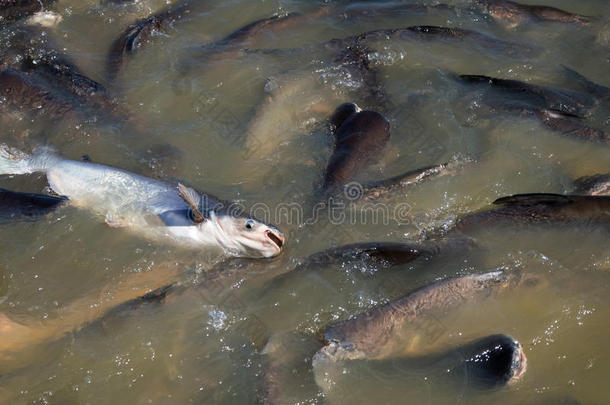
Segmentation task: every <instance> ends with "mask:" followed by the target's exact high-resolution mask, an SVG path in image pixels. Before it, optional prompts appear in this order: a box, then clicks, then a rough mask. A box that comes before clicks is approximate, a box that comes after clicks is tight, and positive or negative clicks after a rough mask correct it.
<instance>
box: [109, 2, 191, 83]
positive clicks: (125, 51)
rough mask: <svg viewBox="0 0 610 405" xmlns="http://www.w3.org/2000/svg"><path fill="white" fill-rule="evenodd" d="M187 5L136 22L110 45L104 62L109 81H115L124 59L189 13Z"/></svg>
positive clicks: (186, 3) (180, 5)
mask: <svg viewBox="0 0 610 405" xmlns="http://www.w3.org/2000/svg"><path fill="white" fill-rule="evenodd" d="M189 5H190V4H189V3H188V2H185V3H182V4H179V5H177V6H175V7H172V8H169V9H167V10H164V11H162V12H160V13H157V14H155V15H153V16H151V17H148V18H144V19H141V20H138V21H136V22H135V23H133V24H132V25H130V26H129V27H127V29H125V31H123V32H122V33H121V35H120V36H119V37H118V38H117V39H116V40H115V41H114V42H113V43H112V45H111V47H110V51H109V52H108V57H107V60H106V74H107V77H108V80H109V81H112V80H114V79H116V77H117V76H118V75H119V73H120V71H121V69H122V68H123V65H124V64H125V62H126V59H127V58H128V57H129V56H130V55H132V54H134V53H135V52H136V51H137V50H138V49H139V48H140V47H141V46H142V44H143V43H145V42H147V41H149V40H150V39H151V37H152V36H153V35H154V34H155V33H157V32H160V31H163V30H164V29H166V28H167V27H170V26H171V24H173V23H174V22H175V21H177V20H179V19H181V18H182V17H183V16H184V14H186V13H188V12H189Z"/></svg>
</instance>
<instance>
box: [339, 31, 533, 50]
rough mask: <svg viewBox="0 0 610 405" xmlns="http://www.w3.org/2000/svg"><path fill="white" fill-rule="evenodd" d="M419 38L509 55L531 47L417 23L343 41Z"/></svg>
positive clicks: (476, 33)
mask: <svg viewBox="0 0 610 405" xmlns="http://www.w3.org/2000/svg"><path fill="white" fill-rule="evenodd" d="M393 39H394V40H395V39H400V40H419V41H446V42H465V43H468V44H471V45H473V46H478V47H481V48H484V49H487V50H492V51H497V52H503V53H504V54H506V55H508V56H521V55H523V54H524V53H527V52H530V51H531V49H530V48H529V47H528V46H526V45H520V44H515V43H512V42H507V41H503V40H501V39H498V38H494V37H492V36H490V35H486V34H483V33H480V32H477V31H473V30H468V29H463V28H456V27H442V26H435V25H416V26H411V27H406V28H394V29H381V30H375V31H369V32H365V33H362V34H359V35H356V36H353V37H348V38H345V39H343V40H341V41H343V42H352V41H356V42H357V43H363V42H365V41H371V40H393Z"/></svg>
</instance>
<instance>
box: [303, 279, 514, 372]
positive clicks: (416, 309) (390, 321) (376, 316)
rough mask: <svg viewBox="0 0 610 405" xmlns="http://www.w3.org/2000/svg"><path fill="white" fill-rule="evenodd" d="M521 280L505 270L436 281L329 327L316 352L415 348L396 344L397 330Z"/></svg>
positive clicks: (384, 352)
mask: <svg viewBox="0 0 610 405" xmlns="http://www.w3.org/2000/svg"><path fill="white" fill-rule="evenodd" d="M517 282H519V275H516V274H512V273H508V272H504V271H493V272H487V273H477V274H470V275H466V276H460V277H455V278H450V279H446V280H443V281H438V282H435V283H433V284H431V285H428V286H426V287H423V288H421V289H419V290H416V291H414V292H412V293H410V294H407V295H406V296H404V297H401V298H398V299H395V300H393V301H391V302H389V303H387V304H385V305H381V306H378V307H376V308H374V309H372V310H370V311H369V312H366V313H363V314H360V315H357V316H355V317H354V318H352V319H348V320H346V321H342V322H339V323H337V324H334V325H330V326H328V327H326V328H325V329H324V332H323V335H322V340H323V342H324V343H325V344H326V346H325V347H324V348H322V349H321V350H320V351H319V352H318V354H316V356H317V357H318V360H321V359H323V358H330V359H332V360H333V361H337V360H353V359H364V358H366V359H382V358H389V357H396V356H395V352H396V351H397V350H398V352H400V353H403V352H405V351H409V350H411V349H409V347H408V346H409V344H405V346H404V347H400V348H398V349H397V348H396V347H395V346H396V344H395V340H396V339H398V338H397V336H396V334H397V333H399V332H400V331H404V330H408V328H409V325H410V324H412V323H413V324H414V323H416V321H418V320H420V321H421V319H423V318H424V317H428V316H431V314H434V313H436V311H445V310H448V309H450V308H455V307H457V306H459V305H460V304H463V303H465V302H467V301H472V300H475V299H477V297H478V298H483V297H487V296H490V295H495V294H498V293H500V292H501V291H504V290H505V289H507V288H509V287H510V286H512V285H514V284H515V283H517ZM415 329H416V328H415ZM416 334H417V331H416V330H411V331H410V332H409V335H408V336H410V338H407V340H409V339H411V340H412V339H415V335H416ZM401 339H404V336H403V337H401ZM407 343H408V342H407ZM315 361H316V359H314V362H315Z"/></svg>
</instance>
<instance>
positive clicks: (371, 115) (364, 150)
mask: <svg viewBox="0 0 610 405" xmlns="http://www.w3.org/2000/svg"><path fill="white" fill-rule="evenodd" d="M343 108H344V107H339V109H343ZM354 111H355V110H354ZM335 115H336V114H335ZM389 139H390V123H389V122H388V120H386V119H385V117H383V115H381V114H379V113H378V112H375V111H368V110H364V111H357V112H354V113H353V114H351V115H350V116H349V117H348V118H346V119H344V120H343V121H342V123H341V125H340V126H339V127H338V128H337V130H336V131H335V148H334V151H333V153H332V155H331V157H330V160H329V162H328V166H327V168H326V172H325V175H324V184H323V186H322V189H323V191H324V192H329V191H335V190H336V189H337V188H338V187H341V186H343V185H344V184H346V183H347V182H349V181H351V180H352V179H353V177H354V176H355V175H356V174H358V173H359V172H360V171H361V170H362V169H363V168H365V167H367V166H368V165H370V164H371V163H373V162H374V161H375V160H377V159H378V158H379V154H380V152H381V151H382V150H383V148H384V147H385V145H386V144H387V142H388V140H389Z"/></svg>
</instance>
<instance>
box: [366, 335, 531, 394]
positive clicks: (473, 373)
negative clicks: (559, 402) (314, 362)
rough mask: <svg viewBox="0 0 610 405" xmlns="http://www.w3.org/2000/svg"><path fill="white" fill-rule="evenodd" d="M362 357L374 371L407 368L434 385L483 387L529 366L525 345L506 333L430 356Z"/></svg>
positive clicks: (515, 376)
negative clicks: (377, 358)
mask: <svg viewBox="0 0 610 405" xmlns="http://www.w3.org/2000/svg"><path fill="white" fill-rule="evenodd" d="M358 361H359V362H360V361H361V362H364V363H365V364H366V365H367V366H368V367H370V368H371V369H372V370H373V371H376V370H379V371H381V372H384V370H388V369H390V370H403V371H404V372H406V373H409V375H412V374H414V373H415V374H422V375H425V376H426V379H427V381H428V383H431V384H434V385H438V386H440V385H443V386H445V385H446V384H452V383H453V384H456V383H459V384H462V385H464V384H467V385H468V386H470V387H472V388H479V389H491V388H496V387H500V386H503V385H506V384H510V383H513V382H515V381H517V380H519V379H520V378H521V377H522V376H523V375H524V374H525V372H526V369H527V358H526V356H525V353H524V351H523V347H522V346H521V344H520V343H519V342H517V341H515V340H514V339H513V338H512V337H510V336H506V335H491V336H486V337H483V338H480V339H476V340H474V341H472V342H469V343H466V344H463V345H460V346H458V347H454V348H449V349H446V350H445V351H443V352H441V353H435V354H432V355H427V356H409V357H401V358H396V359H390V360H372V361H370V360H358ZM385 373H387V371H385Z"/></svg>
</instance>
